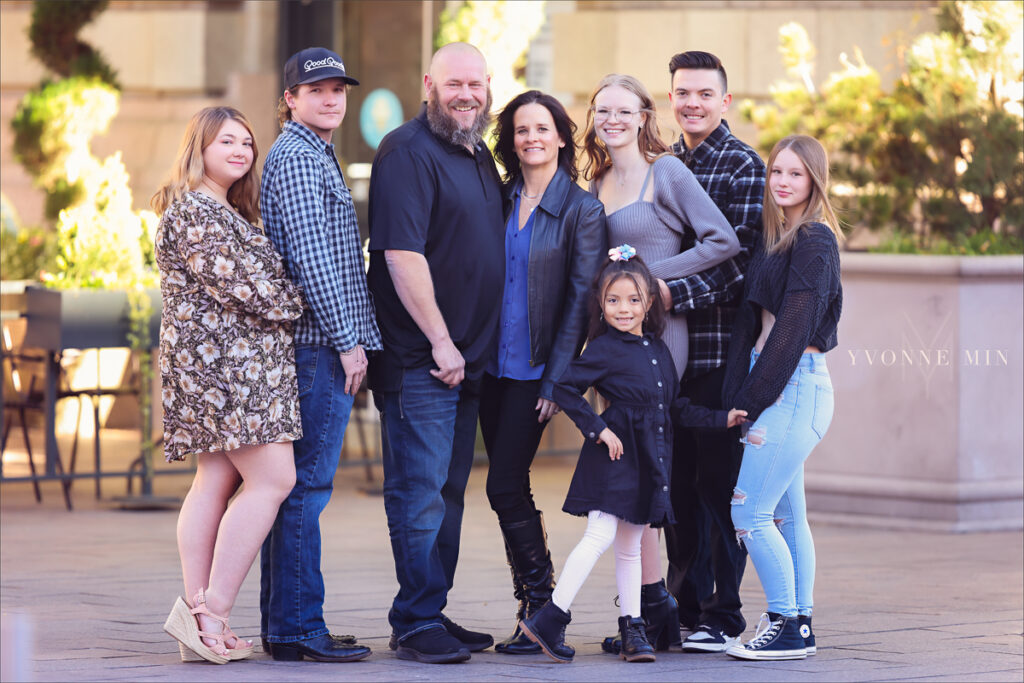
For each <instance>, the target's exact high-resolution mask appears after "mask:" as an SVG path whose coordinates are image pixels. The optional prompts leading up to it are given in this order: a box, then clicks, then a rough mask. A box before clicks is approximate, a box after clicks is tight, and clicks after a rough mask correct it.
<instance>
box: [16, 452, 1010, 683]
mask: <svg viewBox="0 0 1024 683" xmlns="http://www.w3.org/2000/svg"><path fill="white" fill-rule="evenodd" d="M574 461H575V459H574V458H571V457H548V458H545V459H543V460H542V461H541V462H540V463H539V464H538V465H537V466H536V467H535V470H536V471H535V482H536V489H537V491H536V495H537V500H538V503H539V504H540V505H541V506H542V507H543V508H544V509H545V510H546V511H547V524H548V530H549V534H550V536H551V546H552V552H553V555H554V559H555V566H556V570H557V569H559V568H560V567H561V566H562V564H563V562H564V560H565V557H566V555H567V554H568V552H569V551H570V550H571V549H572V547H573V545H575V543H576V542H577V541H578V540H579V536H580V534H581V533H582V530H583V527H584V524H585V522H584V521H583V520H581V519H578V518H574V517H569V516H568V515H566V514H564V513H562V512H560V511H559V509H560V506H561V502H562V496H563V495H564V493H565V489H566V486H567V483H568V480H569V477H570V475H571V473H572V467H573V465H574ZM485 475H486V469H485V466H478V467H476V468H474V472H473V476H472V478H471V480H470V485H469V490H468V493H467V507H466V519H465V526H464V529H463V545H462V557H461V561H460V563H459V571H458V575H457V577H456V586H455V589H454V591H453V592H452V593H451V595H450V604H449V607H448V609H447V614H448V615H449V616H451V617H452V618H453V619H454V620H456V621H458V622H459V623H462V624H464V625H465V626H468V627H471V628H474V629H480V630H488V631H490V632H492V633H493V634H494V635H495V636H496V637H497V638H499V639H500V638H504V637H505V636H506V635H507V634H508V632H509V631H511V628H512V626H513V621H512V620H513V614H514V609H515V605H514V602H513V600H512V596H511V590H510V581H509V573H508V569H507V568H506V567H505V559H504V551H503V548H502V544H501V539H500V536H499V534H498V527H497V522H496V520H495V517H494V514H493V513H492V512H491V510H490V508H489V507H488V505H487V502H486V499H485V496H484V478H485ZM378 482H379V473H378ZM187 483H188V477H186V476H172V477H162V478H158V480H157V487H158V491H157V492H158V493H161V494H166V495H182V494H183V493H184V491H185V487H186V486H187ZM364 483H365V480H364V474H363V471H362V469H360V468H352V469H344V470H342V471H341V472H340V473H339V475H338V478H337V490H336V492H335V495H334V498H333V500H332V502H331V504H330V506H329V507H328V508H327V511H326V512H325V513H324V517H323V527H324V573H325V577H326V583H327V596H328V597H327V604H326V611H327V622H328V624H329V625H330V626H331V627H332V629H333V630H334V632H336V633H355V634H357V635H358V636H359V638H360V639H361V640H362V641H363V642H365V643H367V644H369V645H370V646H371V647H372V648H373V650H374V653H373V655H372V656H371V657H370V658H369V659H367V660H365V661H363V662H358V663H353V664H320V663H314V662H308V661H307V662H295V663H282V662H273V661H272V660H271V659H270V658H269V657H267V656H265V655H262V654H258V655H256V656H254V657H253V658H252V659H250V660H246V661H240V662H232V663H230V664H228V665H226V666H214V665H208V664H205V663H190V664H183V663H181V662H180V661H179V656H178V651H177V645H176V643H175V641H173V640H172V639H171V638H170V637H169V636H167V635H165V634H164V633H163V631H162V630H161V626H162V624H163V620H164V618H165V617H166V615H167V612H168V610H169V609H170V606H171V604H172V602H173V601H174V597H175V595H176V594H177V593H178V592H179V591H180V590H181V588H180V585H179V581H180V569H179V566H178V559H177V552H176V548H175V543H174V536H175V521H176V517H177V515H176V512H174V511H147V512H139V511H125V510H120V509H118V508H117V507H116V506H115V505H114V504H113V503H111V502H110V500H109V497H112V496H115V495H120V494H123V493H124V483H123V481H122V480H107V481H106V482H105V484H104V495H105V500H103V501H99V502H97V501H95V500H94V499H93V497H92V482H88V481H82V482H78V483H76V485H75V489H74V500H75V504H76V509H75V511H74V512H70V513H69V512H67V511H65V510H64V508H63V504H62V501H61V499H60V495H59V491H58V487H57V485H56V484H47V485H45V486H44V491H43V494H44V502H43V504H42V505H37V504H36V503H35V501H34V500H33V499H32V496H31V490H30V488H29V486H28V485H27V484H5V485H4V489H3V491H2V493H3V499H2V507H0V512H2V522H0V534H2V539H0V540H2V553H0V590H2V612H3V616H4V634H3V639H2V648H3V658H4V662H3V670H4V673H5V680H19V679H30V680H38V681H72V680H73V681H129V680H130V681H180V680H190V681H264V680H276V681H320V680H322V681H338V680H346V681H349V680H351V681H392V680H403V681H404V680H423V681H453V680H472V681H492V680H494V681H500V680H538V681H542V680H565V681H609V680H640V679H642V680H651V681H658V680H699V681H747V680H756V681H821V680H836V681H881V680H920V679H928V680H956V681H1021V680H1022V678H1024V641H1022V616H1024V602H1022V594H1024V587H1022V584H1024V572H1022V565H1024V557H1022V534H1021V533H1019V532H1012V533H979V534H972V535H941V534H931V533H912V532H893V531H883V530H875V529H871V530H867V529H859V528H850V527H841V526H826V525H823V524H817V525H815V524H814V520H813V517H812V528H813V531H814V534H815V540H816V543H817V549H818V576H817V585H816V591H815V592H816V595H815V597H816V610H815V623H814V626H815V632H816V635H817V638H818V654H817V656H815V657H811V658H809V659H807V660H805V661H792V662H771V663H764V662H760V663H746V662H739V661H735V660H731V659H730V658H728V657H726V656H725V655H721V654H683V653H681V652H670V653H659V654H658V660H657V662H655V663H653V664H643V665H640V664H637V665H628V664H626V663H624V662H621V661H619V660H618V659H615V658H613V657H611V656H609V655H605V654H602V653H601V651H600V640H601V637H602V636H603V635H606V634H608V633H610V632H611V631H612V630H613V629H614V626H615V619H616V617H617V616H618V610H617V608H616V607H615V605H614V604H613V599H614V597H615V593H616V590H615V581H614V573H613V563H614V559H613V557H612V554H611V553H610V552H609V553H606V555H605V557H602V559H601V561H600V562H599V563H598V566H597V568H596V569H595V571H594V574H593V575H592V577H591V579H590V580H589V581H588V583H587V584H586V585H585V586H584V588H583V590H582V591H581V593H580V595H579V597H578V599H577V602H576V604H575V605H573V608H572V613H573V622H572V624H571V625H570V627H569V629H568V637H567V640H568V642H570V643H571V644H573V645H575V646H576V648H577V657H576V660H575V662H573V663H572V664H556V663H554V662H551V661H550V660H548V659H547V658H546V657H544V656H543V655H538V656H524V657H510V656H503V655H499V654H496V653H494V652H492V651H487V652H483V653H479V654H474V655H473V658H472V660H471V661H470V662H468V663H465V664H457V665H447V666H438V665H425V664H417V663H412V662H407V661H401V660H398V659H396V658H395V657H394V655H393V654H392V652H391V651H390V650H388V649H387V639H388V635H389V633H390V628H389V626H388V623H387V619H386V613H387V608H388V606H389V604H390V601H391V598H392V596H393V594H394V593H395V591H396V589H397V584H396V582H395V578H394V567H393V565H392V559H391V551H390V545H389V541H388V532H387V525H386V521H385V518H384V508H383V503H382V500H381V498H380V497H379V496H378V495H373V494H367V493H363V492H362V491H361V490H360V488H361V485H362V484H364ZM257 602H258V575H257V572H256V571H253V572H251V573H250V575H249V577H248V579H247V580H246V583H245V585H244V586H243V588H242V592H241V595H240V596H239V599H238V604H237V606H236V608H235V611H234V613H233V615H232V624H233V626H234V628H235V630H236V631H237V632H238V633H239V634H242V635H243V636H246V637H250V638H255V637H256V635H257V634H258V623H259V610H258V605H257ZM744 603H745V605H746V609H745V613H746V617H747V621H748V623H749V628H748V634H747V635H748V637H749V635H750V634H751V633H752V632H753V629H754V627H755V626H756V624H757V620H758V617H759V615H760V613H761V611H762V609H763V606H764V598H763V594H762V593H761V586H760V584H759V583H758V581H757V576H756V573H755V572H754V570H753V567H752V566H751V567H748V570H747V577H746V579H745V582H744Z"/></svg>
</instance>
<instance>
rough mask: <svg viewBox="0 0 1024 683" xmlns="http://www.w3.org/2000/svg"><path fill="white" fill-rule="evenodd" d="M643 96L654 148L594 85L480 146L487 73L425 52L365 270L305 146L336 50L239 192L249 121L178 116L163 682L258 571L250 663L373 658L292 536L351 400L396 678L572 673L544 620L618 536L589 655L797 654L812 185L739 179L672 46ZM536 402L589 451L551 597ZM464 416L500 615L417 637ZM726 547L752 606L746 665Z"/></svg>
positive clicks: (814, 364)
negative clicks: (508, 591)
mask: <svg viewBox="0 0 1024 683" xmlns="http://www.w3.org/2000/svg"><path fill="white" fill-rule="evenodd" d="M668 72H669V73H668V77H669V81H670V83H671V90H670V93H669V100H670V102H671V106H672V110H673V114H674V116H675V120H676V122H677V123H678V125H679V127H680V129H681V131H682V133H681V135H680V137H679V139H678V141H677V142H676V143H675V144H674V145H671V146H669V145H667V144H665V143H664V142H663V140H662V137H661V134H660V132H659V130H658V124H657V118H656V107H655V101H654V99H653V98H652V96H651V94H650V92H649V91H648V90H647V88H646V87H645V86H644V85H643V84H642V83H641V82H640V81H638V80H637V79H636V78H633V77H631V76H628V75H620V74H610V75H608V76H606V77H605V78H604V79H602V80H601V81H600V82H599V83H598V84H597V85H596V87H595V88H594V91H593V95H592V96H591V98H590V102H589V107H588V109H587V113H586V123H585V127H584V128H583V132H582V134H578V131H577V127H576V124H575V123H574V122H573V121H572V119H571V118H570V116H569V115H568V113H567V112H566V109H565V108H564V107H563V105H562V104H561V103H560V102H559V101H558V100H557V99H556V98H554V97H552V96H551V95H548V94H545V93H542V92H540V91H537V90H530V91H527V92H524V93H522V94H520V95H518V96H516V97H515V98H513V99H512V100H511V101H510V102H508V103H507V104H505V106H504V107H503V108H502V109H501V110H500V112H499V113H498V114H497V117H496V121H495V122H494V124H495V125H494V138H495V144H494V149H493V152H492V150H491V149H489V148H488V146H487V145H486V144H485V143H484V134H485V131H487V130H488V129H489V128H490V126H491V124H492V117H491V113H490V112H491V108H492V97H491V91H490V86H489V76H488V72H487V64H486V61H485V58H484V55H482V54H481V53H480V51H479V50H477V48H475V47H473V46H472V45H469V44H466V43H451V44H449V45H446V46H444V47H442V48H440V49H439V50H438V51H437V52H436V53H435V54H434V55H433V59H432V61H431V63H430V68H429V73H427V74H426V75H424V77H423V87H424V99H425V102H424V103H423V105H422V108H421V110H420V112H419V114H418V115H417V116H416V118H414V119H412V120H410V121H408V122H406V123H405V124H403V125H401V126H399V127H398V128H396V129H395V130H393V131H392V132H391V133H389V134H388V135H387V136H386V137H385V138H384V140H383V141H382V142H381V144H380V146H379V148H378V149H377V152H376V157H375V159H374V162H373V169H372V175H371V180H370V192H369V235H370V238H369V246H368V251H369V266H368V268H367V267H366V262H365V260H364V252H363V245H362V244H361V242H360V235H359V226H358V224H357V221H356V211H355V207H354V204H353V199H352V196H351V194H350V192H349V189H348V187H347V186H346V183H345V179H344V176H343V173H342V169H341V166H340V165H339V163H338V158H337V156H336V153H335V148H334V145H333V144H332V142H331V140H332V136H333V133H334V132H335V130H336V129H337V128H338V127H339V126H340V125H341V124H342V121H343V119H344V118H345V113H346V104H347V94H348V91H349V88H350V87H352V86H356V85H358V81H357V80H356V79H354V78H353V77H352V76H350V75H349V74H348V73H347V72H346V70H345V66H344V64H343V62H342V60H341V58H340V57H339V56H338V55H337V54H336V53H334V52H332V51H330V50H328V49H325V48H319V47H316V48H308V49H306V50H302V51H301V52H299V53H297V54H295V55H294V56H292V57H291V58H290V59H289V60H288V61H287V63H286V64H285V65H284V85H285V90H284V92H283V95H282V97H281V99H280V101H279V103H278V117H279V120H280V124H281V133H280V135H279V136H278V137H277V139H276V141H275V142H274V144H273V146H272V148H271V149H270V152H269V154H268V155H267V157H266V160H265V162H264V164H263V170H262V177H261V174H259V173H258V171H257V166H256V162H257V159H258V157H259V154H258V151H257V147H256V141H255V138H254V135H253V129H252V126H251V125H250V123H249V121H248V120H247V119H246V117H245V116H244V115H243V114H242V113H240V112H238V111H237V110H235V109H232V108H230V107H210V108H206V109H203V110H202V111H200V112H198V113H197V114H196V115H195V116H194V117H193V119H192V120H191V122H190V124H189V126H188V129H187V130H186V132H185V136H184V139H183V142H182V145H181V148H180V151H179V154H178V158H177V160H176V161H175V164H174V166H173V167H172V169H171V172H170V175H169V178H168V180H167V182H166V184H165V185H164V186H163V187H162V188H161V189H160V190H159V191H158V192H157V193H156V194H155V195H154V196H153V200H152V204H153V206H154V208H155V209H156V210H157V211H158V212H160V213H161V214H162V217H161V220H160V224H159V228H158V232H157V237H156V253H157V263H158V265H159V269H160V276H161V291H162V296H163V313H162V324H161V332H160V370H161V377H162V382H163V384H162V388H163V389H162V390H163V406H164V430H165V452H166V457H167V459H168V460H183V459H185V458H186V457H187V456H190V455H194V456H196V457H197V470H196V475H195V480H194V482H193V483H192V486H191V488H190V490H189V492H188V495H187V496H186V498H185V501H184V503H183V505H182V508H181V512H180V516H179V518H178V526H177V540H178V549H179V553H180V556H181V565H182V573H183V578H184V594H183V596H181V597H179V598H178V599H177V600H176V602H175V604H174V607H173V609H172V610H171V613H170V615H169V616H168V618H167V621H166V624H165V626H164V628H165V630H166V631H167V632H168V633H169V634H170V635H172V636H173V637H174V638H176V639H177V640H178V641H179V642H180V646H181V648H180V649H181V654H182V658H183V659H184V660H206V661H210V662H216V663H221V664H223V663H227V662H229V661H231V660H237V659H242V658H246V657H249V656H250V655H251V654H252V653H253V652H254V649H255V646H254V644H253V643H252V642H250V641H248V640H245V639H242V638H240V637H238V636H237V635H235V633H234V632H232V630H231V629H230V628H229V627H228V617H229V615H230V613H231V609H232V606H233V604H234V602H235V599H236V597H237V595H238V592H239V588H240V586H241V584H242V581H243V579H244V577H245V576H246V574H247V572H248V570H249V568H250V566H251V565H252V563H253V562H254V561H255V559H256V557H257V555H258V556H259V564H260V574H261V584H260V611H261V615H262V619H261V623H260V637H261V640H262V649H263V651H264V652H267V653H268V654H270V655H271V656H272V657H273V659H275V660H301V659H303V658H311V659H314V660H318V661H328V662H348V661H356V660H361V659H364V658H366V657H367V656H369V655H370V649H369V648H368V647H366V646H365V645H362V644H360V643H359V642H358V641H357V639H356V638H355V637H354V636H345V635H336V634H332V633H331V632H330V630H329V629H328V627H327V624H326V623H325V621H324V615H323V604H324V595H325V588H324V581H323V576H322V574H321V570H320V559H321V536H320V526H319V517H320V514H321V512H322V511H323V510H324V508H325V506H326V505H327V503H328V500H329V499H330V496H331V491H332V485H333V478H334V475H335V470H336V469H337V466H338V460H339V457H340V451H341V444H342V438H343V435H344V432H345V428H346V425H347V421H348V418H349V414H350V411H351V410H352V407H353V400H354V397H355V394H356V392H357V391H358V390H359V387H360V386H361V385H362V384H363V381H364V379H366V380H367V381H368V385H369V388H370V389H371V390H372V392H373V398H374V402H375V404H376V407H377V409H378V410H379V412H380V424H381V446H382V452H383V455H382V459H383V470H384V507H385V512H386V515H387V522H388V528H389V531H390V539H391V548H392V552H393V555H394V565H395V574H396V577H397V581H398V586H399V590H398V593H397V595H396V596H395V598H394V600H393V602H392V604H391V608H390V611H389V613H388V620H389V622H390V624H391V627H392V637H391V641H390V644H389V645H390V648H391V649H392V650H395V654H396V656H397V657H399V658H403V659H411V660H416V661H420V662H427V663H447V662H460V661H465V660H468V659H469V658H470V656H471V653H472V652H478V651H481V650H484V649H486V648H489V647H492V646H493V647H494V649H495V650H496V651H497V652H500V653H505V654H509V655H522V654H533V653H536V654H540V653H544V654H546V655H547V656H549V657H551V658H552V659H555V660H557V661H560V662H567V661H571V660H572V659H573V656H574V650H573V648H572V647H571V646H570V645H568V644H566V642H565V631H566V627H567V626H568V625H569V623H570V621H571V613H570V607H571V605H572V603H573V600H574V598H575V597H576V595H577V593H578V591H579V590H580V589H581V587H582V585H583V583H584V582H585V580H586V578H587V576H588V574H589V573H590V571H591V570H592V568H593V567H594V565H595V563H596V561H597V560H598V558H599V557H600V555H601V554H602V553H603V552H605V551H606V550H607V549H609V548H611V547H612V546H614V555H615V574H616V582H617V588H618V600H617V603H618V606H619V619H618V629H617V632H616V633H615V635H613V636H610V637H608V638H606V639H605V641H604V643H603V645H602V647H603V649H604V650H605V651H607V652H609V653H612V654H615V655H617V656H621V657H622V658H623V659H625V660H627V661H630V662H647V661H653V660H654V658H655V652H656V651H664V650H670V649H679V648H680V647H681V648H682V650H684V651H690V652H724V653H726V654H728V655H730V656H732V657H735V658H738V659H745V660H764V659H802V658H804V657H806V656H808V655H813V654H815V652H816V646H815V640H814V634H813V632H812V630H811V614H812V609H813V596H812V594H813V587H814V573H815V553H814V544H813V540H812V538H811V531H810V528H809V526H808V524H807V516H806V506H805V500H804V484H803V468H804V461H805V460H806V459H807V457H808V455H809V454H810V452H811V451H812V450H813V448H814V447H815V445H816V444H817V443H818V442H819V441H820V440H821V438H822V437H823V436H824V434H825V432H826V430H827V429H828V427H829V423H830V422H831V419H832V412H833V393H832V385H831V382H830V379H829V373H828V369H827V366H826V363H825V353H826V352H827V351H829V350H831V349H832V348H834V347H835V346H836V341H837V340H836V327H837V323H838V320H839V315H840V309H841V306H842V290H841V286H840V278H839V249H838V242H839V240H841V238H842V237H841V233H840V231H839V226H838V221H837V220H836V216H835V214H834V213H833V211H832V208H831V206H830V203H829V198H828V182H829V168H828V161H827V158H826V155H825V152H824V149H823V148H822V146H821V145H820V144H819V143H818V142H817V141H815V140H814V139H812V138H809V137H807V136H801V135H796V136H790V137H787V138H785V139H783V140H780V141H779V142H778V144H776V145H775V148H774V149H773V150H772V152H771V155H770V156H769V158H768V161H767V164H765V162H763V161H762V159H761V158H760V157H759V156H758V154H757V153H756V152H755V151H754V150H753V149H752V148H751V147H749V146H748V145H746V144H744V143H743V142H741V141H740V140H738V139H737V138H736V137H735V136H733V134H732V133H731V132H730V129H729V126H728V124H727V123H726V121H725V120H724V119H723V115H724V114H725V113H726V112H727V111H728V108H729V105H730V103H731V95H730V94H729V89H728V81H727V78H726V71H725V68H724V67H723V66H722V64H721V62H720V61H719V60H718V58H717V57H715V56H714V55H712V54H709V53H707V52H698V51H690V52H683V53H680V54H677V55H675V56H673V57H672V58H671V60H670V62H669V68H668ZM496 162H498V163H497V164H496ZM498 164H500V167H501V168H502V169H503V170H502V172H501V173H500V174H499V171H498ZM581 181H586V183H587V184H588V185H587V188H586V189H584V187H583V186H582V184H581ZM590 388H594V389H596V391H597V394H598V396H599V398H598V399H597V400H595V401H594V404H598V405H600V407H601V409H600V410H595V408H594V407H592V403H591V401H588V400H587V398H586V393H587V392H588V390H589V389H590ZM559 411H564V412H565V414H566V415H567V416H568V417H569V418H571V419H572V421H573V422H574V423H575V424H576V426H578V427H579V429H580V431H581V432H582V434H583V437H584V444H583V446H582V450H581V452H580V456H579V460H578V463H577V466H576V470H575V473H574V475H573V477H572V480H571V482H567V484H568V493H567V496H566V499H565V503H564V506H563V510H564V511H565V512H567V513H569V514H573V515H578V516H582V517H586V518H587V525H586V531H585V533H584V535H583V538H582V539H581V540H580V541H579V543H578V544H577V545H576V546H575V548H574V549H573V550H572V552H571V553H570V554H569V555H568V558H567V560H566V562H565V566H564V567H562V568H561V570H560V572H558V575H557V582H556V573H555V569H554V567H553V564H552V560H551V554H550V552H549V546H548V537H547V534H546V531H545V526H544V519H543V516H542V513H541V511H540V510H538V509H537V506H536V504H535V501H534V498H533V495H532V493H531V487H530V467H531V465H532V463H533V459H534V457H535V455H536V452H537V449H538V446H539V444H540V440H541V436H542V434H543V432H544V429H545V426H546V425H547V424H548V422H549V420H550V419H551V417H552V416H553V415H554V414H556V413H557V412H559ZM478 424H479V429H480V432H481V433H482V435H483V441H484V444H485V446H486V451H487V457H488V460H489V470H488V473H487V485H486V492H487V497H488V500H489V502H490V505H491V507H492V508H493V510H494V512H495V513H496V515H497V522H498V524H497V529H496V532H500V534H501V536H502V538H503V539H504V545H505V551H506V554H507V559H508V564H509V567H510V569H511V573H512V589H513V594H514V596H515V598H516V599H517V600H518V605H519V606H518V614H517V623H516V625H515V629H514V631H513V633H512V634H511V635H510V636H509V637H508V638H507V639H505V640H504V641H502V642H499V643H497V644H495V643H494V639H493V638H492V636H491V635H489V634H487V633H480V632H475V631H471V630H469V629H466V628H464V627H462V626H459V625H458V624H456V623H455V622H453V621H452V620H451V619H449V618H448V617H447V616H446V615H445V613H444V610H445V608H446V605H447V597H448V593H449V591H450V590H451V589H452V586H453V583H454V581H455V576H456V565H457V561H458V556H459V542H460V533H461V526H462V516H463V508H464V493H465V489H466V483H467V480H468V478H469V473H470V468H471V465H472V462H473V450H474V443H475V440H476V434H477V428H478ZM662 537H664V539H665V543H666V546H667V557H668V565H669V566H668V568H667V574H665V573H664V572H663V568H662V566H661V539H662ZM748 553H749V556H750V558H751V560H752V561H753V563H754V566H755V568H756V570H757V574H758V577H759V579H760V581H761V584H762V586H763V588H764V592H765V596H766V598H767V610H766V612H765V614H764V615H763V616H762V622H761V624H760V626H759V627H758V629H757V631H756V634H755V635H754V637H753V638H751V639H750V640H749V641H747V642H742V641H741V636H742V634H743V632H744V631H745V629H746V626H747V624H746V622H745V620H744V618H743V615H742V613H741V607H742V605H741V603H740V595H739V587H740V583H741V580H742V577H743V571H744V567H745V565H746V561H747V554H748ZM684 636H685V638H684Z"/></svg>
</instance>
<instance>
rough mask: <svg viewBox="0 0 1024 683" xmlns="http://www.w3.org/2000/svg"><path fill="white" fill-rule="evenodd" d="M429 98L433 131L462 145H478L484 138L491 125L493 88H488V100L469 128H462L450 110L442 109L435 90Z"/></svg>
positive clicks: (429, 118) (428, 106) (428, 111)
mask: <svg viewBox="0 0 1024 683" xmlns="http://www.w3.org/2000/svg"><path fill="white" fill-rule="evenodd" d="M431 95H432V96H431V97H430V99H428V100H427V123H428V124H429V125H430V130H431V132H433V133H434V135H436V136H438V137H439V138H441V139H442V140H445V141H446V142H450V143H451V144H453V145H459V146H461V147H476V146H477V145H478V144H480V143H481V142H482V141H483V139H484V131H486V130H487V127H488V126H489V125H491V113H490V112H491V89H490V88H488V89H487V102H486V104H485V105H484V111H481V112H480V113H479V114H477V116H476V120H474V121H473V125H472V126H470V127H469V128H462V127H461V126H459V123H458V121H456V120H455V119H454V118H452V116H451V115H450V114H448V112H446V111H444V110H443V109H441V104H440V102H439V98H438V96H437V91H436V90H435V91H434V92H433V93H431Z"/></svg>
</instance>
